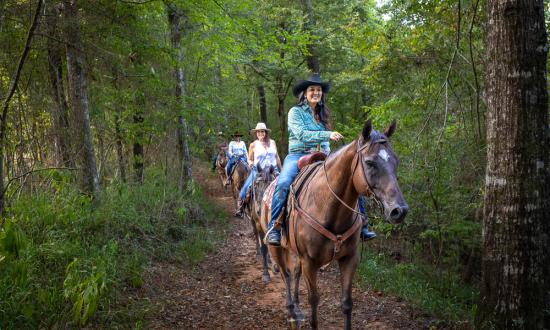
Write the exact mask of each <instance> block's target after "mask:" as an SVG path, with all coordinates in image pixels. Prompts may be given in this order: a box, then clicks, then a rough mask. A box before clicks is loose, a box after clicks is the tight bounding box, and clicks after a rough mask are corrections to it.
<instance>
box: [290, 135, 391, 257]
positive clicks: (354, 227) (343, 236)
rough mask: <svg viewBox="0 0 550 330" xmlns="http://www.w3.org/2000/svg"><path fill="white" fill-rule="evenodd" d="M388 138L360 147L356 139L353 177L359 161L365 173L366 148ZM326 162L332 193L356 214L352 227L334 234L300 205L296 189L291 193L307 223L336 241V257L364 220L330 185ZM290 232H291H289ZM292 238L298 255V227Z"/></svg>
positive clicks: (295, 205)
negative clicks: (364, 154) (364, 155)
mask: <svg viewBox="0 0 550 330" xmlns="http://www.w3.org/2000/svg"><path fill="white" fill-rule="evenodd" d="M385 141H386V139H385V138H380V139H378V140H376V141H374V142H372V143H366V144H365V145H363V146H361V147H359V141H356V143H357V145H358V147H357V151H356V152H355V153H356V156H355V157H354V159H357V161H356V163H355V166H354V167H353V171H352V175H351V177H352V178H353V176H354V175H355V171H356V169H357V167H358V165H359V163H361V168H362V169H363V173H364V165H363V161H362V160H363V155H362V153H361V152H362V151H363V150H364V149H366V148H368V147H369V146H371V145H372V144H374V143H377V142H385ZM325 164H326V162H323V171H324V172H325V179H326V182H327V186H328V188H329V190H330V192H331V193H332V195H333V196H334V197H336V199H337V200H338V201H339V202H340V203H341V204H342V205H344V206H345V207H346V208H348V209H349V210H350V211H352V212H353V213H354V215H355V217H354V221H353V224H352V225H351V227H350V228H348V230H346V231H345V232H344V233H343V234H334V233H333V232H331V231H330V230H328V229H326V228H325V227H324V226H323V225H322V224H321V223H320V222H319V221H318V220H317V219H315V218H314V217H313V216H311V215H310V214H308V213H307V211H306V210H304V209H303V208H302V207H300V204H299V202H298V198H297V196H296V194H295V193H294V189H292V194H291V198H292V200H293V206H294V207H295V208H296V210H297V211H298V212H299V213H300V214H302V215H303V216H304V220H305V221H306V223H307V224H308V225H309V226H310V227H312V228H313V229H315V230H316V231H317V232H319V233H320V234H321V235H323V236H324V237H326V238H328V239H329V240H331V241H332V242H333V243H334V253H333V256H332V258H333V259H334V256H335V255H336V254H337V253H338V252H340V249H341V247H342V244H343V243H344V242H345V241H346V240H347V239H348V238H350V237H351V236H352V235H353V234H354V233H355V232H356V231H357V230H358V229H359V228H361V226H362V221H361V220H359V216H362V214H361V213H360V212H357V211H356V210H355V209H354V208H352V207H351V206H349V205H348V204H347V203H346V202H344V201H343V200H342V199H341V198H340V197H339V196H338V195H337V194H336V193H335V192H334V190H333V189H332V187H331V186H330V184H329V181H328V175H327V170H326V165H325ZM365 182H366V183H367V187H368V192H369V193H370V194H372V195H373V196H375V199H376V195H375V194H374V192H373V190H372V188H371V186H370V183H369V182H368V180H367V179H366V178H365ZM306 183H309V180H308V182H304V184H306ZM376 201H377V202H378V203H379V204H380V202H379V201H378V200H377V199H376ZM294 224H295V225H296V221H294ZM289 234H290V233H289ZM289 236H290V239H291V247H294V251H295V252H296V254H297V255H298V246H297V244H296V228H294V233H293V234H290V235H289Z"/></svg>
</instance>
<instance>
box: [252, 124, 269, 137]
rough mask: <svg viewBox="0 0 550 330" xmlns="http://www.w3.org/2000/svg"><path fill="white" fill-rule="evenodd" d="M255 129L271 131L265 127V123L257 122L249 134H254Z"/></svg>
mask: <svg viewBox="0 0 550 330" xmlns="http://www.w3.org/2000/svg"><path fill="white" fill-rule="evenodd" d="M257 131H267V132H271V130H270V129H269V128H267V126H266V125H265V123H257V124H256V128H253V129H251V130H250V134H254V133H256V132H257Z"/></svg>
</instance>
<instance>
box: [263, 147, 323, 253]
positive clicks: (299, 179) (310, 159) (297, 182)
mask: <svg viewBox="0 0 550 330" xmlns="http://www.w3.org/2000/svg"><path fill="white" fill-rule="evenodd" d="M325 158H326V155H325V154H323V153H321V152H318V153H313V154H310V155H306V156H303V157H302V158H300V159H299V160H298V169H299V171H300V172H299V173H298V175H297V176H296V178H295V179H294V181H293V182H292V184H291V186H290V192H289V196H287V200H286V202H285V204H286V207H285V208H283V211H282V212H281V215H280V216H279V218H278V219H275V223H274V227H275V228H276V229H282V230H281V234H282V236H283V237H282V238H283V241H288V240H287V238H288V228H287V226H286V221H285V220H286V217H287V210H289V209H290V208H291V207H292V198H289V197H290V194H294V195H295V196H298V195H299V194H300V191H301V190H302V188H303V187H305V186H307V182H308V181H309V179H310V178H311V177H312V176H313V175H312V174H314V173H315V172H317V170H318V169H319V168H321V166H320V165H321V164H322V162H321V161H320V160H324V159H325ZM300 162H301V166H300ZM277 181H278V178H276V179H275V180H273V182H271V184H270V185H269V187H267V189H266V191H265V193H264V196H263V202H264V203H265V205H266V206H267V208H268V210H271V203H270V202H271V199H272V197H273V193H274V192H275V186H276V185H277ZM284 244H286V243H283V245H284Z"/></svg>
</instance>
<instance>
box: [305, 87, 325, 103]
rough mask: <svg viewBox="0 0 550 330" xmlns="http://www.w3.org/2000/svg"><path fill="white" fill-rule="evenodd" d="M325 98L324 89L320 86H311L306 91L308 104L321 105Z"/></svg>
mask: <svg viewBox="0 0 550 330" xmlns="http://www.w3.org/2000/svg"><path fill="white" fill-rule="evenodd" d="M322 96H323V88H321V86H319V85H311V86H308V87H307V89H306V99H307V102H308V103H319V102H320V101H321V97H322Z"/></svg>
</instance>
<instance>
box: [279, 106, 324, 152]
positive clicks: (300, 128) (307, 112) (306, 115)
mask: <svg viewBox="0 0 550 330" xmlns="http://www.w3.org/2000/svg"><path fill="white" fill-rule="evenodd" d="M330 133H331V131H327V129H326V127H325V125H324V124H323V123H321V122H319V123H316V122H315V119H314V118H313V115H312V114H311V108H310V107H309V105H308V104H307V102H304V104H303V105H296V106H294V107H292V109H290V111H289V112H288V152H289V153H291V154H297V153H307V152H311V151H316V150H317V148H319V151H322V152H324V153H325V154H328V153H329V152H330V143H329V140H330Z"/></svg>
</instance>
